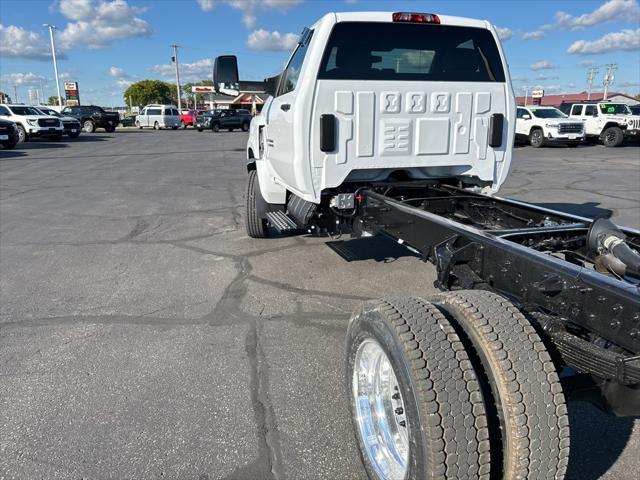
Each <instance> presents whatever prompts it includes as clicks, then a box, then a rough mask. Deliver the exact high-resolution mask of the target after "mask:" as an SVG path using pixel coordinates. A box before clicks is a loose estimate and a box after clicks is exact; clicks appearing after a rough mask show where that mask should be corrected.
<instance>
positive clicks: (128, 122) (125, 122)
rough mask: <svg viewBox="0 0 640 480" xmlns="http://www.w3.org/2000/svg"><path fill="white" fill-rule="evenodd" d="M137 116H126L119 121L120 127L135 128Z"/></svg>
mask: <svg viewBox="0 0 640 480" xmlns="http://www.w3.org/2000/svg"><path fill="white" fill-rule="evenodd" d="M136 117H137V115H127V116H125V117H123V118H122V119H120V125H122V126H123V127H135V125H136Z"/></svg>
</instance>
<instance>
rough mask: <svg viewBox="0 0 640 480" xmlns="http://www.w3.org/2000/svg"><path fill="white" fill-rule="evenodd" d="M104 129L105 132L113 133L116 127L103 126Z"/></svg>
mask: <svg viewBox="0 0 640 480" xmlns="http://www.w3.org/2000/svg"><path fill="white" fill-rule="evenodd" d="M104 131H105V132H107V133H113V132H115V131H116V127H104Z"/></svg>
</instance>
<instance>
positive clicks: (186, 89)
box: [180, 80, 213, 104]
mask: <svg viewBox="0 0 640 480" xmlns="http://www.w3.org/2000/svg"><path fill="white" fill-rule="evenodd" d="M196 85H206V86H208V87H212V86H213V80H200V81H198V82H189V83H185V84H184V85H181V86H180V90H181V91H182V99H183V101H184V100H185V99H188V101H189V104H191V102H193V92H192V91H191V87H194V86H196ZM196 97H197V101H198V103H204V102H206V101H207V100H208V99H209V94H208V93H196Z"/></svg>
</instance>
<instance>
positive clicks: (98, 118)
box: [62, 105, 120, 133]
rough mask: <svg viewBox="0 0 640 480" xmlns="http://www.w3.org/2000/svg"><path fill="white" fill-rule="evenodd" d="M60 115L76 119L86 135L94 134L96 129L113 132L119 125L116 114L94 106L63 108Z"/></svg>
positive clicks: (118, 116) (118, 118) (118, 117)
mask: <svg viewBox="0 0 640 480" xmlns="http://www.w3.org/2000/svg"><path fill="white" fill-rule="evenodd" d="M62 113H63V114H65V115H69V116H70V117H75V118H77V119H78V120H79V121H80V124H81V125H82V130H84V131H85V132H86V133H92V132H95V131H96V129H97V128H104V129H105V131H106V132H115V131H116V126H117V125H118V123H120V115H118V113H117V112H106V111H104V110H103V109H102V107H98V106H96V105H83V106H77V107H64V109H63V110H62Z"/></svg>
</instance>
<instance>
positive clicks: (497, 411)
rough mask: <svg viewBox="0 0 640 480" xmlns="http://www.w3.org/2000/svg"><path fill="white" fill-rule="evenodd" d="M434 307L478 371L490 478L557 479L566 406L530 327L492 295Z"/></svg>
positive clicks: (458, 296) (457, 296) (464, 295)
mask: <svg viewBox="0 0 640 480" xmlns="http://www.w3.org/2000/svg"><path fill="white" fill-rule="evenodd" d="M436 305H437V306H438V307H439V308H441V309H442V311H443V313H445V314H446V315H447V318H448V319H449V321H450V322H451V323H452V324H453V326H454V328H455V329H456V331H457V332H458V335H460V338H461V339H462V341H463V342H464V343H465V347H466V349H467V351H468V352H469V355H470V357H471V359H472V361H473V362H474V365H475V366H476V368H478V371H477V374H478V377H479V378H480V380H481V383H482V385H483V394H484V395H485V405H486V406H487V414H488V417H489V429H490V436H491V438H492V445H491V456H492V457H491V465H492V468H493V469H494V472H492V478H504V479H515V478H522V479H527V480H541V479H549V480H551V479H554V480H561V479H562V478H564V476H565V473H566V469H567V464H568V463H569V418H568V416H567V407H566V403H565V398H564V393H563V391H562V386H561V384H560V379H559V378H558V374H557V372H556V368H555V365H554V363H553V361H552V359H551V357H550V356H549V353H548V352H547V349H546V347H545V345H544V343H543V342H542V340H541V338H540V337H539V336H538V334H537V333H536V331H535V329H534V328H533V326H532V325H531V323H530V322H529V321H528V320H527V319H526V318H525V316H524V315H523V314H522V313H521V312H520V311H519V310H518V309H517V308H516V307H515V306H514V305H513V304H512V303H511V302H510V301H509V300H507V299H506V298H504V297H501V296H500V295H496V294H494V293H492V292H486V291H465V290H461V291H456V292H449V293H446V294H443V295H441V296H440V297H439V298H438V299H437V300H436ZM494 406H495V408H494ZM494 442H495V443H494ZM496 469H499V471H498V472H496V471H495V470H496ZM500 473H502V475H500ZM497 475H499V476H497Z"/></svg>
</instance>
